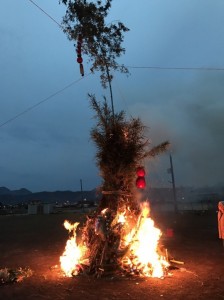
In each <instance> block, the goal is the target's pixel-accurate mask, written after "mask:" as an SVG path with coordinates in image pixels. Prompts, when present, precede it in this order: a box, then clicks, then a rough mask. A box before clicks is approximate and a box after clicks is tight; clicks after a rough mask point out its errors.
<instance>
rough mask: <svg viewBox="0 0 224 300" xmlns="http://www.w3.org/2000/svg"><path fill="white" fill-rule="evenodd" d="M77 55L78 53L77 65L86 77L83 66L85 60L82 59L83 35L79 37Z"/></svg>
mask: <svg viewBox="0 0 224 300" xmlns="http://www.w3.org/2000/svg"><path fill="white" fill-rule="evenodd" d="M76 53H77V63H78V64H79V69H80V74H81V75H82V76H84V68H83V64H82V62H83V59H82V35H81V34H79V35H78V42H77V48H76Z"/></svg>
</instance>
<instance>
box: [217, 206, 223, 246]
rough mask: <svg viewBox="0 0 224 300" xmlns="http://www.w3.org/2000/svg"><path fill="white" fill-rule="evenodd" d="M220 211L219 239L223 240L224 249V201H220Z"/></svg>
mask: <svg viewBox="0 0 224 300" xmlns="http://www.w3.org/2000/svg"><path fill="white" fill-rule="evenodd" d="M218 209H219V211H218V228H219V238H220V239H222V244H223V247H224V201H219V203H218Z"/></svg>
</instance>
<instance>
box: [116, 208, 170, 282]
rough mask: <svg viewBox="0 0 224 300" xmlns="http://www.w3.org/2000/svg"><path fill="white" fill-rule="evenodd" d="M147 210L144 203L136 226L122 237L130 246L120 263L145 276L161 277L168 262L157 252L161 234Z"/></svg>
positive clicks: (129, 269)
mask: <svg viewBox="0 0 224 300" xmlns="http://www.w3.org/2000/svg"><path fill="white" fill-rule="evenodd" d="M149 211H150V210H149V206H148V205H147V204H146V203H144V205H143V207H142V213H141V215H140V217H139V219H138V223H137V225H136V227H135V228H134V229H133V230H132V231H131V233H129V234H128V235H127V236H126V237H125V238H124V239H125V244H129V246H130V248H129V252H128V254H127V255H126V256H125V257H124V258H123V260H122V262H121V263H122V266H123V267H124V268H125V269H126V270H127V268H128V271H131V272H133V271H135V273H137V274H140V275H142V276H146V277H158V278H161V277H163V276H164V270H165V269H166V268H167V267H168V266H169V263H168V261H167V260H166V258H165V257H164V256H162V255H160V254H159V251H158V243H159V239H160V237H161V235H162V234H161V231H160V230H159V229H158V228H155V227H154V221H153V220H152V219H151V218H150V217H149Z"/></svg>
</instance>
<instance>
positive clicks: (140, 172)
mask: <svg viewBox="0 0 224 300" xmlns="http://www.w3.org/2000/svg"><path fill="white" fill-rule="evenodd" d="M136 174H137V176H138V177H144V176H145V169H144V168H143V167H138V168H137V170H136Z"/></svg>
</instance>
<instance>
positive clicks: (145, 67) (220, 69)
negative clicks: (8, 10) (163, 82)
mask: <svg viewBox="0 0 224 300" xmlns="http://www.w3.org/2000/svg"><path fill="white" fill-rule="evenodd" d="M28 1H30V2H31V3H32V4H33V5H35V6H36V7H37V8H38V9H39V10H40V11H42V12H43V13H44V14H45V15H46V16H47V17H48V18H50V19H51V20H52V21H53V22H54V23H56V24H57V25H58V26H59V27H60V28H61V29H62V30H65V29H64V28H63V26H62V25H61V24H60V23H59V22H57V21H56V20H55V19H54V18H53V17H52V16H51V15H49V14H48V13H47V12H46V11H45V10H44V9H43V8H41V7H40V6H39V5H37V4H36V3H35V2H34V1H33V0H28ZM127 68H130V69H155V70H191V71H224V68H215V67H161V66H127Z"/></svg>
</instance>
